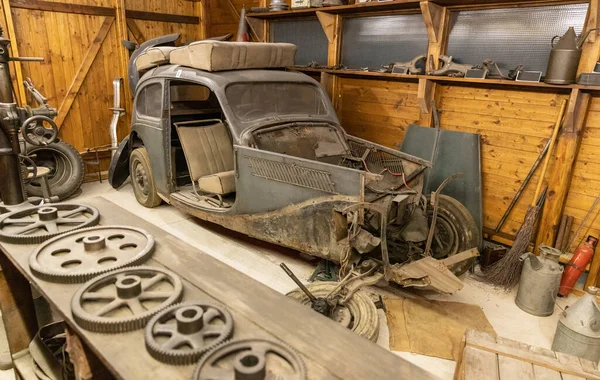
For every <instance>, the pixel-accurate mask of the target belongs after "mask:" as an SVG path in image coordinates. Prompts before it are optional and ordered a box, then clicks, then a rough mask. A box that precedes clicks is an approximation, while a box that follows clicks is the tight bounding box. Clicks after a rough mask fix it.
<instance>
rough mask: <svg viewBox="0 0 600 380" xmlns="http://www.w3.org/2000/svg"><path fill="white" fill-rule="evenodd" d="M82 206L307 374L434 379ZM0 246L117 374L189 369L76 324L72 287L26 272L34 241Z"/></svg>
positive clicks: (139, 336)
mask: <svg viewBox="0 0 600 380" xmlns="http://www.w3.org/2000/svg"><path fill="white" fill-rule="evenodd" d="M87 203H88V204H90V205H93V206H95V207H97V208H98V209H99V210H100V213H101V224H102V225H109V224H112V225H115V224H117V225H118V224H121V225H131V226H136V227H140V228H143V229H145V230H147V231H148V232H149V233H151V234H152V235H154V237H155V239H156V241H157V245H156V250H155V253H154V255H153V257H152V258H151V259H150V260H149V261H148V262H147V263H146V264H147V265H150V266H155V267H166V268H168V269H170V270H172V271H174V272H176V273H178V274H179V275H180V276H181V277H182V279H183V280H184V289H185V293H184V301H187V300H207V301H209V300H211V301H213V300H215V299H217V300H218V301H219V302H220V303H222V304H224V305H225V306H227V307H228V309H229V310H230V311H231V313H232V315H233V318H234V321H235V335H234V337H235V338H248V337H265V338H270V339H280V340H282V341H284V342H286V343H288V344H289V345H290V346H292V347H293V348H294V349H295V350H296V351H298V352H299V353H300V354H301V355H302V356H303V358H304V359H305V362H306V365H307V369H308V378H309V379H330V378H332V379H333V378H338V379H433V378H434V377H433V376H432V375H430V374H428V373H427V372H425V371H424V370H422V369H420V368H418V367H416V366H414V365H413V364H411V363H409V362H407V361H405V360H404V359H402V358H399V357H397V356H396V355H394V354H393V353H391V352H389V351H387V350H385V349H383V348H381V347H379V346H377V345H376V344H374V343H372V342H370V341H368V340H366V339H364V338H361V337H359V336H357V335H355V334H353V333H352V332H350V331H349V330H347V329H345V328H343V327H342V326H340V325H338V324H337V323H335V322H333V321H331V320H329V319H327V318H325V317H323V316H321V315H318V314H317V313H314V312H313V311H311V310H310V309H308V308H306V307H304V306H302V305H300V304H298V303H297V302H295V301H293V300H291V299H289V298H287V297H285V296H283V295H281V294H278V293H277V292H275V291H273V290H272V289H270V288H268V287H266V286H264V285H262V284H260V283H259V282H257V281H255V280H253V279H251V278H250V277H248V276H246V275H244V274H242V273H240V272H238V271H236V270H234V269H232V268H231V267H229V266H227V265H225V264H223V263H221V262H220V261H218V260H216V259H214V258H213V257H211V256H209V255H208V254H205V253H203V252H201V251H199V250H197V249H195V248H193V247H192V246H190V245H188V244H186V243H184V242H183V241H181V240H179V239H177V238H175V237H174V236H172V235H170V234H168V233H166V232H165V231H164V230H162V229H160V228H158V227H156V226H154V225H152V224H150V223H148V222H146V221H144V220H142V219H140V218H139V217H137V216H135V215H133V214H131V213H129V212H128V211H126V210H124V209H122V208H120V207H118V206H117V205H115V204H113V203H111V202H109V201H107V200H105V199H103V198H95V199H93V200H90V201H88V202H87ZM0 248H2V251H3V252H5V253H7V254H8V257H9V258H10V259H11V260H12V261H13V262H14V263H15V264H16V265H17V267H18V269H19V270H20V271H21V272H22V273H23V274H24V275H25V276H26V277H27V278H28V279H30V280H31V281H32V282H33V283H34V284H35V286H36V287H37V288H39V290H40V293H41V294H42V295H43V296H44V297H46V298H47V299H48V300H49V302H50V303H51V304H52V305H53V306H55V307H56V309H57V311H58V312H59V313H60V314H61V315H62V316H63V317H65V320H66V322H67V324H69V326H71V327H72V328H73V330H74V331H75V332H77V334H78V335H80V337H81V338H82V340H83V341H84V342H85V343H86V344H87V345H88V346H89V347H90V348H91V349H92V350H93V351H94V352H95V353H96V354H97V355H98V357H99V359H100V360H102V361H103V363H104V364H105V365H106V366H107V367H108V368H109V369H110V370H111V371H112V372H113V373H114V374H115V375H116V376H117V377H119V378H124V379H144V380H145V379H147V378H148V375H149V374H150V375H151V376H152V377H153V378H159V379H170V380H171V379H189V377H190V375H191V373H192V370H193V366H184V367H175V366H168V365H165V364H162V363H159V362H157V361H156V360H154V359H153V358H151V357H150V355H149V354H148V353H147V352H146V349H145V347H144V340H143V330H138V331H133V332H129V333H125V334H119V335H103V334H97V333H91V332H88V331H85V330H82V329H81V328H79V327H78V326H77V325H76V324H75V323H74V322H73V320H72V316H71V311H70V300H71V297H72V295H73V294H74V293H75V291H76V290H77V289H78V288H79V286H80V285H61V284H54V283H49V282H45V281H41V280H39V279H37V278H35V277H33V276H32V275H31V272H30V270H29V267H28V260H29V254H30V253H31V251H32V250H33V249H34V248H35V247H34V246H31V245H30V246H17V245H10V244H0Z"/></svg>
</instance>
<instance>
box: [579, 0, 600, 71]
mask: <svg viewBox="0 0 600 380" xmlns="http://www.w3.org/2000/svg"><path fill="white" fill-rule="evenodd" d="M599 1H600V0H590V5H589V8H588V14H587V18H586V22H585V25H586V26H585V30H584V32H583V33H585V31H588V30H591V29H593V28H597V27H598V24H599V20H598V12H599V8H600V6H599V4H598V3H599ZM597 35H598V31H592V32H591V33H590V35H589V36H588V38H587V39H586V41H585V42H584V43H583V46H582V47H581V49H582V53H581V58H580V60H579V67H578V69H577V77H579V74H581V73H590V72H592V71H593V70H594V66H595V65H596V62H597V61H598V55H599V54H600V38H596V36H597Z"/></svg>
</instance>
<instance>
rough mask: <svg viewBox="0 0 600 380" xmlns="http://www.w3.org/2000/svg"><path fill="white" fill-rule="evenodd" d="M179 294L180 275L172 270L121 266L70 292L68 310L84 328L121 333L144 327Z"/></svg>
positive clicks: (177, 300) (176, 300) (174, 301)
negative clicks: (72, 294)
mask: <svg viewBox="0 0 600 380" xmlns="http://www.w3.org/2000/svg"><path fill="white" fill-rule="evenodd" d="M182 296H183V284H182V282H181V279H180V278H179V277H178V276H177V275H176V274H175V273H173V272H171V271H168V270H165V269H159V268H151V267H135V268H123V269H118V270H116V271H113V272H109V273H105V274H103V275H101V276H98V277H95V278H93V279H91V280H90V281H88V282H86V283H85V284H84V285H83V286H82V287H81V288H79V290H77V292H76V293H75V295H74V296H73V299H72V300H71V311H72V313H73V319H74V320H75V322H77V324H78V325H79V326H81V327H82V328H84V329H86V330H90V331H94V332H99V333H121V332H126V331H132V330H137V329H141V328H143V327H144V326H145V325H146V323H147V322H148V320H150V318H152V316H154V315H155V314H156V313H159V312H161V311H162V310H164V309H166V308H167V307H169V306H171V305H173V304H175V303H177V302H179V301H180V300H181V297H182Z"/></svg>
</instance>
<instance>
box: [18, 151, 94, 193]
mask: <svg viewBox="0 0 600 380" xmlns="http://www.w3.org/2000/svg"><path fill="white" fill-rule="evenodd" d="M27 155H35V157H32V159H33V161H34V162H35V164H36V165H37V166H43V167H46V168H48V169H50V174H49V175H48V183H49V185H50V192H51V193H52V195H53V196H57V197H59V198H60V199H61V200H64V199H67V198H68V197H70V196H71V195H73V194H74V193H75V192H76V191H77V190H78V189H79V188H80V187H81V184H82V183H83V176H84V174H85V166H84V164H83V158H82V157H81V155H80V154H79V152H78V151H77V150H76V149H75V148H74V147H73V146H72V145H70V144H68V143H66V142H64V141H58V142H54V143H52V144H49V145H46V146H31V147H29V146H28V149H27ZM36 182H37V181H36ZM25 189H26V190H27V194H28V195H29V196H35V197H42V196H43V194H42V188H41V186H40V184H39V183H33V182H32V183H29V184H27V185H26V186H25Z"/></svg>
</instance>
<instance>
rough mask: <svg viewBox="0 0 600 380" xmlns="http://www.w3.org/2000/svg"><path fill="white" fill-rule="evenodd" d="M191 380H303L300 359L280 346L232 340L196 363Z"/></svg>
mask: <svg viewBox="0 0 600 380" xmlns="http://www.w3.org/2000/svg"><path fill="white" fill-rule="evenodd" d="M192 379H193V380H231V379H248V380H263V379H286V380H304V379H306V368H305V364H304V360H302V357H301V356H300V355H299V354H298V353H296V352H295V351H294V350H293V349H292V348H290V347H288V346H286V345H285V344H283V343H280V342H275V341H270V340H265V339H247V340H234V341H229V342H227V343H223V344H222V345H220V346H217V347H216V348H214V349H213V350H212V351H210V352H208V353H207V354H206V355H205V356H204V357H203V358H202V359H201V360H200V363H198V366H197V367H196V370H195V371H194V375H193V376H192Z"/></svg>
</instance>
